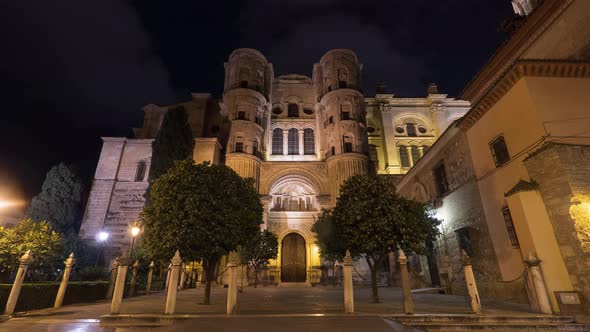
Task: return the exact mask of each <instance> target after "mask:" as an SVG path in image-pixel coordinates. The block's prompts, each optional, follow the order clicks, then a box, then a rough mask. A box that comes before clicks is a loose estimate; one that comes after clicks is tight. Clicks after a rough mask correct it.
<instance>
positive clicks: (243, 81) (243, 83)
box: [240, 68, 250, 88]
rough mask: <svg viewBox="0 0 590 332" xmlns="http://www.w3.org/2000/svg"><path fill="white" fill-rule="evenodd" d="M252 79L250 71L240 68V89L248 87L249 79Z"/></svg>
mask: <svg viewBox="0 0 590 332" xmlns="http://www.w3.org/2000/svg"><path fill="white" fill-rule="evenodd" d="M249 78H250V71H249V70H248V69H247V68H240V88H247V87H248V79H249Z"/></svg>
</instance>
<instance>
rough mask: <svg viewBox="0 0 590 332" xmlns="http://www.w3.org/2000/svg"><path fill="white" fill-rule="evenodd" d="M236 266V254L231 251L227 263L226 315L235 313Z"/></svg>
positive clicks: (236, 295)
mask: <svg viewBox="0 0 590 332" xmlns="http://www.w3.org/2000/svg"><path fill="white" fill-rule="evenodd" d="M237 266H238V263H237V257H236V253H235V252H233V251H232V252H231V253H230V254H229V262H228V263H227V267H228V270H229V285H228V287H227V310H226V313H227V314H228V315H233V314H235V311H236V303H237V298H238V274H237V273H238V271H236V269H237Z"/></svg>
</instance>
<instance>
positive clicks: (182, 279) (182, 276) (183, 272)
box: [178, 264, 186, 290]
mask: <svg viewBox="0 0 590 332" xmlns="http://www.w3.org/2000/svg"><path fill="white" fill-rule="evenodd" d="M185 282H186V265H185V264H182V265H181V268H180V286H178V289H179V290H183V289H184V283H185Z"/></svg>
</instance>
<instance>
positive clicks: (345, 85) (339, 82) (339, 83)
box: [338, 81, 348, 89]
mask: <svg viewBox="0 0 590 332" xmlns="http://www.w3.org/2000/svg"><path fill="white" fill-rule="evenodd" d="M347 87H348V83H346V81H338V88H339V89H345V88H347Z"/></svg>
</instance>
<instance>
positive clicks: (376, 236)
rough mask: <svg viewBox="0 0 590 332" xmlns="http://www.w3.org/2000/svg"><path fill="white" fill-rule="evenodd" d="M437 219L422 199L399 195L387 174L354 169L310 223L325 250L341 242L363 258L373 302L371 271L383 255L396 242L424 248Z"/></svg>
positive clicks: (337, 250) (333, 251) (338, 249)
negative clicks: (330, 208)
mask: <svg viewBox="0 0 590 332" xmlns="http://www.w3.org/2000/svg"><path fill="white" fill-rule="evenodd" d="M438 223H439V221H438V220H436V219H434V218H432V217H430V216H429V214H428V213H427V210H426V206H425V205H423V204H421V203H418V202H415V201H412V200H408V199H405V198H403V197H400V196H399V195H398V194H397V193H396V189H395V185H394V184H393V182H392V181H391V178H390V177H388V176H381V175H380V176H361V175H358V176H353V177H351V178H349V179H348V180H347V181H346V182H345V183H344V184H343V185H342V187H341V188H340V196H339V197H338V200H337V202H336V206H335V208H334V209H333V211H332V213H331V214H330V212H329V211H326V212H323V213H322V215H320V218H319V219H318V220H317V221H316V223H315V225H314V228H313V229H314V231H315V232H316V234H317V237H318V242H319V246H320V248H321V249H322V250H323V252H324V253H325V254H326V255H327V256H333V257H338V255H339V254H340V255H342V254H343V252H342V249H343V248H347V249H348V250H350V252H351V254H352V255H353V256H355V257H360V256H362V257H364V258H365V259H366V261H367V264H368V265H369V268H370V269H371V281H372V284H373V300H374V301H375V302H378V301H379V298H378V295H377V274H376V273H377V269H378V267H379V266H381V264H383V262H384V261H385V259H386V258H387V255H388V254H389V253H391V252H394V251H395V250H397V248H398V247H401V248H402V249H403V250H404V251H405V252H406V253H412V252H415V253H418V254H425V253H427V243H428V242H432V241H433V240H434V239H435V237H436V235H437V234H438V233H437V232H438V230H437V227H436V226H437V225H438Z"/></svg>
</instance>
